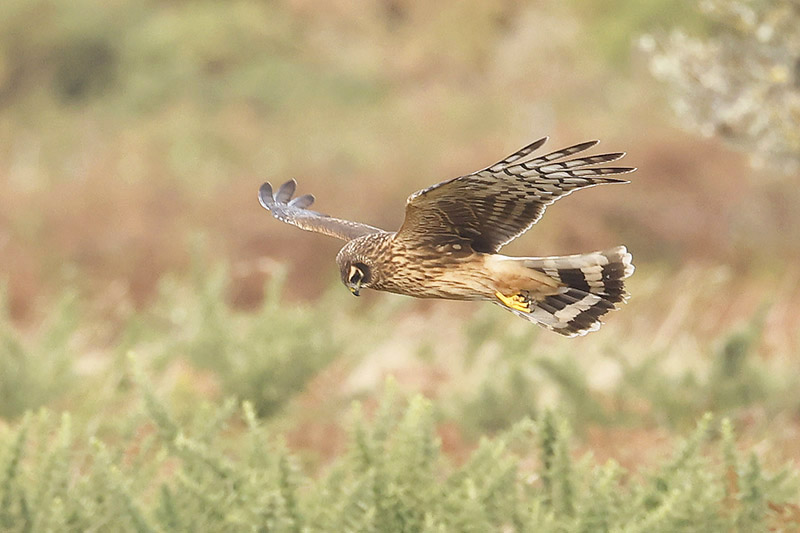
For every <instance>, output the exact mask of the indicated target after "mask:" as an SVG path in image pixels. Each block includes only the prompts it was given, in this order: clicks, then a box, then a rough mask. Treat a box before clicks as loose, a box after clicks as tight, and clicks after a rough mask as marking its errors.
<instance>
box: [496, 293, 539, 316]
mask: <svg viewBox="0 0 800 533" xmlns="http://www.w3.org/2000/svg"><path fill="white" fill-rule="evenodd" d="M494 295H495V296H497V298H498V299H499V300H500V301H501V302H503V305H505V306H506V307H508V308H510V309H514V310H515V311H521V312H523V313H530V312H531V305H530V302H529V301H528V299H527V298H526V297H524V296H523V295H522V294H521V293H517V294H514V295H512V296H506V295H504V294H503V293H501V292H500V291H497V292H495V293H494Z"/></svg>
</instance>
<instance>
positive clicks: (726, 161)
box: [0, 0, 800, 467]
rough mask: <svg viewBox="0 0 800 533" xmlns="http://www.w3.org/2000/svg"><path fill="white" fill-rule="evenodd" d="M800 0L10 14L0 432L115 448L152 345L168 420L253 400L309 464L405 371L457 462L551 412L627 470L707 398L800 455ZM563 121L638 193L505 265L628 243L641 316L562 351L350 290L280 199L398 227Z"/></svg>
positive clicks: (547, 227) (559, 218)
mask: <svg viewBox="0 0 800 533" xmlns="http://www.w3.org/2000/svg"><path fill="white" fill-rule="evenodd" d="M797 28H800V15H799V14H798V7H797V5H796V3H793V2H790V1H788V0H785V1H778V2H751V3H738V2H705V3H703V4H702V6H694V5H690V3H684V2H671V1H668V0H647V1H640V2H636V3H630V2H621V1H617V0H606V1H602V2H592V3H587V2H579V1H573V0H571V1H566V2H543V1H522V0H505V1H500V2H482V1H478V0H475V1H472V0H469V1H455V0H453V1H449V0H440V1H438V2H415V1H411V0H382V1H376V2H371V3H368V4H366V5H364V4H363V3H360V2H350V1H348V0H330V1H326V2H321V1H315V0H287V1H259V0H232V1H228V2H215V1H210V0H191V1H190V0H170V1H158V2H156V1H130V0H114V1H112V2H96V1H93V0H35V1H30V0H4V1H3V2H2V3H0V205H1V207H0V286H1V287H2V308H3V316H2V319H1V320H0V336H1V337H2V344H0V419H2V420H5V423H6V424H11V425H13V424H15V423H16V422H15V421H16V420H18V419H19V417H20V416H21V415H22V413H23V412H24V411H25V410H26V409H36V408H38V407H41V406H50V407H53V408H56V409H66V410H70V411H72V412H74V413H75V416H76V417H77V418H78V419H79V420H82V421H84V422H85V423H86V427H87V428H91V429H87V430H86V431H87V432H89V431H99V432H102V431H103V430H104V429H105V430H107V431H110V430H111V429H109V428H112V427H113V425H114V424H115V423H116V422H115V420H116V414H117V413H119V412H121V411H125V410H126V409H132V407H130V406H129V404H131V403H132V400H131V394H132V393H131V392H130V389H129V387H127V386H126V384H127V381H126V377H125V372H126V371H125V366H126V362H125V361H126V359H125V358H126V354H134V356H135V357H136V358H137V360H139V361H141V363H142V364H143V365H144V366H145V367H146V369H147V372H148V374H149V375H150V376H151V378H152V379H153V381H154V383H156V385H157V387H158V388H159V389H160V390H161V391H162V392H163V393H164V394H165V395H166V396H167V397H168V398H169V399H170V402H171V403H172V405H173V407H174V408H175V409H176V410H177V411H178V412H188V411H191V410H192V408H193V406H194V405H195V404H196V403H197V402H198V401H209V402H218V401H220V399H222V398H224V397H228V396H236V397H239V398H245V399H250V400H251V401H253V402H254V404H255V405H256V407H257V411H258V413H259V415H260V416H262V417H263V418H264V420H265V421H267V423H269V424H272V425H274V426H275V427H276V428H278V430H279V431H280V432H282V434H284V435H285V436H286V439H287V442H288V444H289V446H290V447H291V448H292V449H294V450H297V451H299V452H300V453H302V454H304V456H305V457H307V460H308V462H309V464H312V465H314V464H325V462H326V461H327V460H329V459H330V458H331V457H334V456H336V455H337V454H339V453H341V449H342V442H343V439H344V436H343V434H344V430H343V429H342V425H341V422H342V419H343V417H344V413H346V411H347V409H348V406H349V403H350V401H351V400H352V399H355V398H358V399H362V400H363V401H364V402H365V403H366V405H368V406H369V405H370V402H371V401H372V399H373V398H374V397H375V391H376V390H377V389H380V388H381V387H382V385H383V382H384V379H385V377H386V376H387V375H394V376H395V378H396V379H397V381H398V383H399V384H400V387H401V388H403V389H404V390H407V391H413V392H423V393H424V394H425V395H426V396H428V397H430V398H431V399H433V400H434V404H435V406H436V412H437V417H438V418H437V428H438V432H439V436H440V438H441V440H442V445H443V448H444V449H445V451H447V452H448V453H449V454H451V455H452V456H453V457H455V458H459V457H463V456H464V454H465V453H467V452H468V451H469V450H470V449H472V447H474V445H475V443H476V442H477V439H478V438H479V437H480V436H481V435H484V434H491V433H492V432H494V431H498V430H500V429H504V428H506V427H508V426H509V425H510V424H512V423H513V422H515V421H516V420H518V419H520V418H522V417H524V416H532V417H534V418H535V417H536V416H537V414H538V413H540V412H541V410H542V409H543V408H545V407H555V408H557V409H559V410H562V411H564V412H565V413H567V415H568V416H569V417H570V419H571V420H572V421H573V423H574V424H575V428H576V433H577V436H578V439H579V443H580V444H579V446H580V447H581V448H582V449H584V450H590V451H592V452H593V453H594V454H595V455H597V456H599V457H600V458H603V457H615V458H616V459H617V460H618V461H620V462H621V463H623V464H625V465H627V466H633V467H636V466H638V465H640V464H642V463H643V462H644V463H647V462H648V461H650V460H653V459H654V458H657V457H658V456H659V454H660V453H661V451H662V450H663V449H664V447H665V445H666V443H668V442H670V441H671V438H672V437H673V435H675V434H683V433H684V432H685V431H686V430H687V428H690V427H692V426H693V425H694V423H695V420H696V419H697V418H698V417H699V416H700V415H702V413H704V412H706V411H711V412H714V413H720V414H724V415H727V416H731V417H732V419H733V420H734V425H735V426H736V427H737V430H738V431H739V432H740V433H741V434H742V435H744V437H743V438H744V443H745V445H748V444H753V445H755V444H756V443H758V446H759V448H758V452H759V454H761V455H763V456H764V457H765V458H766V460H767V462H771V461H774V462H776V463H777V462H781V461H784V460H786V459H790V460H791V459H794V460H795V461H797V455H796V453H797V448H796V443H797V442H799V441H800V440H798V439H800V388H798V387H797V383H796V376H798V375H800V327H798V324H800V269H799V268H798V264H799V263H798V260H800V187H798V161H800V128H798V124H799V123H800V60H798V58H800V30H798V29H797ZM542 135H550V136H551V140H550V142H549V144H548V147H549V148H552V149H556V148H560V147H562V146H567V145H569V144H574V143H577V142H581V141H584V140H588V139H594V138H599V139H601V140H602V143H601V144H600V146H599V147H598V150H604V151H617V150H624V151H627V156H626V158H625V159H624V160H623V163H624V164H626V165H632V166H636V167H638V169H639V170H638V171H637V172H636V173H635V174H633V175H631V183H630V184H628V185H624V186H613V187H600V188H595V189H591V190H587V191H583V192H580V193H578V194H576V195H574V196H570V197H569V198H567V199H565V200H563V201H562V202H559V203H558V204H556V205H554V206H552V207H550V208H549V209H548V212H547V215H546V216H545V217H544V218H543V219H542V221H541V222H540V223H539V224H537V225H536V226H535V227H534V228H533V229H532V230H531V231H530V232H529V233H527V234H526V235H525V236H524V237H523V238H520V239H519V240H517V241H515V242H514V243H513V244H511V245H510V246H508V247H507V248H506V249H504V252H505V253H508V254H509V255H550V254H559V255H561V254H570V253H578V252H586V251H590V250H597V249H602V248H606V247H610V246H615V245H618V244H626V245H627V246H628V247H629V249H630V250H631V252H632V253H633V256H634V262H635V264H636V266H637V271H636V274H635V275H634V276H633V278H632V279H631V280H630V292H631V293H632V297H631V300H630V302H629V303H628V304H627V305H626V306H625V307H623V309H622V310H621V311H619V312H616V313H613V314H612V315H610V316H609V317H608V319H607V324H606V325H605V326H604V327H603V328H602V329H601V330H600V331H599V332H597V333H593V334H590V335H588V336H587V337H585V338H579V339H562V338H560V337H558V336H556V335H554V334H551V333H549V332H546V331H544V330H540V329H539V328H537V327H534V326H532V325H530V324H528V323H526V322H524V321H521V320H519V319H516V318H514V317H513V316H511V315H509V314H508V313H504V312H503V311H502V310H500V309H496V308H494V306H488V305H478V304H471V303H453V302H418V301H413V300H410V299H406V298H403V297H399V296H392V295H383V294H368V295H365V297H362V298H360V299H358V300H356V299H355V298H352V296H351V295H350V294H349V293H348V291H346V290H345V289H344V288H343V287H341V285H340V284H339V280H338V271H337V269H336V266H335V262H334V257H335V254H336V252H337V251H338V249H339V247H340V245H341V242H339V241H336V240H333V239H328V238H325V237H323V236H319V235H312V234H308V233H303V232H301V231H299V230H297V229H296V228H293V227H289V226H286V225H284V224H281V223H279V222H277V221H275V220H273V219H272V218H271V217H270V216H269V214H268V213H266V212H265V211H264V210H263V209H262V208H261V207H260V206H259V204H258V201H257V198H256V193H257V190H258V187H259V186H260V185H261V183H262V182H263V181H267V180H268V181H271V182H272V183H273V184H277V183H281V182H283V181H285V180H287V179H289V178H296V179H297V180H298V182H299V191H300V193H308V192H311V193H314V194H315V195H316V197H317V203H316V208H317V209H318V210H320V211H322V212H325V213H329V214H331V215H335V216H339V217H342V218H348V219H353V220H358V221H363V222H366V223H369V224H372V225H375V226H379V227H382V228H386V229H394V228H397V227H399V225H400V223H401V222H402V218H403V207H404V201H405V198H406V197H407V196H408V195H409V194H410V193H412V192H413V191H415V190H417V189H420V188H422V187H425V186H428V185H430V184H433V183H436V182H438V181H441V180H443V179H446V178H450V177H453V176H457V175H461V174H466V173H469V172H472V171H474V170H477V169H479V168H483V167H485V166H487V165H489V164H491V163H493V162H495V161H497V160H499V159H501V158H502V157H504V156H505V155H507V154H508V153H510V152H512V151H514V150H515V149H517V148H519V147H520V146H523V145H525V144H527V143H529V142H531V141H532V140H534V139H536V138H538V137H540V136H542Z"/></svg>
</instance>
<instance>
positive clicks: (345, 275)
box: [340, 261, 372, 296]
mask: <svg viewBox="0 0 800 533" xmlns="http://www.w3.org/2000/svg"><path fill="white" fill-rule="evenodd" d="M340 272H341V275H342V283H344V284H345V286H346V287H347V288H348V289H350V292H352V293H353V294H354V295H355V296H358V293H359V291H360V290H361V288H362V287H367V288H368V287H369V285H370V282H371V281H372V269H371V268H370V267H369V266H367V264H366V263H362V262H351V261H348V262H346V263H343V264H341V265H340Z"/></svg>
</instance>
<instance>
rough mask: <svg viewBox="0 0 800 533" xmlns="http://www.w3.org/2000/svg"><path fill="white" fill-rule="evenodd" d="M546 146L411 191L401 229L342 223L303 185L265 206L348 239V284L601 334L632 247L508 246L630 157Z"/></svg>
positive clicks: (618, 296)
mask: <svg viewBox="0 0 800 533" xmlns="http://www.w3.org/2000/svg"><path fill="white" fill-rule="evenodd" d="M546 140H547V138H543V139H539V140H538V141H536V142H534V143H531V144H529V145H527V146H525V147H523V148H521V149H520V150H518V151H516V152H514V153H513V154H511V155H509V156H508V157H506V158H505V159H503V160H502V161H499V162H497V163H495V164H494V165H492V166H490V167H487V168H485V169H483V170H480V171H477V172H473V173H471V174H467V175H465V176H460V177H457V178H453V179H450V180H447V181H443V182H441V183H439V184H437V185H434V186H432V187H428V188H426V189H422V190H420V191H417V192H415V193H414V194H412V195H411V196H410V197H409V198H408V200H407V202H406V216H405V220H404V222H403V225H402V226H401V228H400V229H399V230H398V231H397V232H387V231H384V230H381V229H378V228H375V227H372V226H368V225H366V224H360V223H357V222H351V221H347V220H342V219H338V218H333V217H330V216H327V215H323V214H321V213H317V212H315V211H312V210H310V209H308V207H309V206H310V205H311V204H312V203H313V201H314V197H313V196H311V195H304V196H300V197H298V198H295V199H294V200H292V199H291V197H292V195H293V194H294V191H295V187H296V183H295V181H294V180H291V181H288V182H286V183H284V184H283V185H282V186H281V187H280V188H279V189H278V191H277V192H276V193H273V192H272V187H271V185H270V184H269V183H265V184H264V185H262V186H261V189H260V190H259V200H260V202H261V204H262V205H263V206H264V207H265V208H266V209H268V210H269V211H270V212H271V213H272V214H273V216H275V218H278V219H279V220H281V221H283V222H286V223H289V224H293V225H295V226H298V227H300V228H302V229H305V230H308V231H313V232H317V233H323V234H325V235H330V236H333V237H337V238H340V239H343V240H346V241H348V242H347V243H346V244H345V246H344V247H343V248H342V249H341V251H340V252H339V254H338V256H337V263H338V264H339V267H340V271H341V273H342V281H343V282H344V283H345V285H347V286H348V287H350V289H351V290H352V291H353V292H354V294H358V291H359V290H360V288H361V287H366V288H373V289H377V290H384V291H388V292H394V293H399V294H406V295H409V296H416V297H422V298H447V299H455V300H489V301H493V302H495V303H497V304H499V305H501V306H503V307H505V308H507V309H509V310H511V311H512V312H514V313H515V314H517V315H519V316H522V317H524V318H526V319H528V320H531V321H533V322H536V323H539V324H541V325H543V326H545V327H547V328H549V329H551V330H553V331H556V332H558V333H561V334H564V335H576V334H583V333H585V332H587V331H591V330H593V329H597V327H599V324H600V322H599V318H600V316H602V315H603V314H605V313H606V312H608V311H609V310H611V309H613V308H614V306H615V304H617V303H619V302H620V301H622V300H624V298H625V291H624V285H623V282H622V280H623V279H624V278H626V277H628V276H629V275H630V274H631V273H632V272H633V266H632V264H631V256H630V254H628V253H627V250H625V248H624V247H617V248H614V249H611V250H607V251H604V252H593V253H591V254H582V255H575V256H565V257H550V258H532V257H527V258H511V257H506V256H502V255H499V254H498V253H497V252H498V251H499V250H500V248H501V247H502V246H503V245H504V244H506V243H508V242H509V241H511V240H513V239H514V238H516V237H518V236H519V235H521V234H522V233H524V232H525V231H526V230H527V229H529V228H530V227H531V226H532V225H533V224H534V223H536V221H537V220H539V218H541V216H542V214H543V213H544V210H545V208H546V206H548V205H550V204H551V203H553V202H555V201H556V200H558V199H559V198H561V197H563V196H565V195H567V194H570V193H571V192H572V191H574V190H577V189H581V188H585V187H591V186H594V185H601V184H605V183H625V180H622V179H619V178H615V177H612V176H615V175H619V174H625V173H628V172H632V171H633V170H635V169H633V168H630V167H610V166H605V167H604V166H597V165H602V164H604V163H609V162H613V161H616V160H618V159H620V158H622V157H623V156H624V153H622V152H613V153H606V154H599V155H591V156H577V157H572V156H575V155H576V154H579V153H580V152H583V151H585V150H587V149H589V148H591V147H593V146H594V145H596V144H597V141H589V142H585V143H581V144H576V145H574V146H570V147H568V148H564V149H562V150H557V151H555V152H550V153H548V154H545V155H542V156H534V155H533V153H534V152H535V151H536V150H537V149H538V148H540V147H541V146H542V145H543V144H544V143H545V141H546Z"/></svg>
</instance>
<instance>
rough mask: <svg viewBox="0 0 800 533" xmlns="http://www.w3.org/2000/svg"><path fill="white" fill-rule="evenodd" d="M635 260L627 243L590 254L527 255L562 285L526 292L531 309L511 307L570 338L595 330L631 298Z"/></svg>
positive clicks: (522, 296)
mask: <svg viewBox="0 0 800 533" xmlns="http://www.w3.org/2000/svg"><path fill="white" fill-rule="evenodd" d="M631 260H632V258H631V254H630V253H628V250H627V249H626V248H625V247H624V246H618V247H616V248H612V249H610V250H604V251H601V252H592V253H588V254H579V255H568V256H562V257H541V258H536V257H531V258H526V259H524V260H523V261H524V265H525V266H526V267H528V268H531V269H533V270H536V271H539V272H542V273H544V274H546V275H547V276H549V277H551V278H553V279H555V280H557V281H558V282H559V283H560V285H561V287H560V288H559V289H558V292H557V293H556V294H551V295H547V296H542V295H537V294H534V293H527V292H522V293H520V299H521V300H523V301H525V303H526V305H527V307H528V310H527V311H525V310H522V309H513V308H510V307H509V310H510V311H512V312H513V313H515V314H517V315H519V316H521V317H523V318H525V319H527V320H530V321H532V322H536V323H538V324H540V325H542V326H544V327H546V328H547V329H550V330H552V331H555V332H556V333H560V334H562V335H566V336H569V337H572V336H575V335H585V334H586V333H588V332H590V331H595V330H597V329H599V328H600V325H601V322H600V319H601V317H603V315H605V314H606V313H608V312H609V311H612V310H613V309H615V308H616V305H615V304H618V303H620V302H624V301H625V300H626V299H627V296H628V294H627V292H626V291H625V282H624V280H625V278H627V277H629V276H630V275H631V274H633V271H634V266H633V264H632V263H631Z"/></svg>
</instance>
